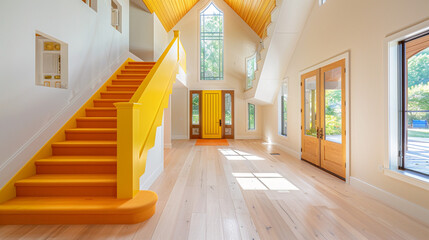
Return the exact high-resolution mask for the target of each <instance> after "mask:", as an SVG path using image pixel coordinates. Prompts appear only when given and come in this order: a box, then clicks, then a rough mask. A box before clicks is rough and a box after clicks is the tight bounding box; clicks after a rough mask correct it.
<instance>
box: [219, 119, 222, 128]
mask: <svg viewBox="0 0 429 240" xmlns="http://www.w3.org/2000/svg"><path fill="white" fill-rule="evenodd" d="M219 127H222V119H219Z"/></svg>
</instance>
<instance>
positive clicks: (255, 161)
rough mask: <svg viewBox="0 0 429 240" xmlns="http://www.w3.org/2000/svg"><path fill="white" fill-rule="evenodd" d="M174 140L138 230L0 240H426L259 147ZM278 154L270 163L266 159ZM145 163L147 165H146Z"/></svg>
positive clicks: (398, 217)
mask: <svg viewBox="0 0 429 240" xmlns="http://www.w3.org/2000/svg"><path fill="white" fill-rule="evenodd" d="M229 142H230V146H194V144H195V140H189V141H188V140H180V141H173V148H172V149H169V150H166V152H165V156H166V166H165V171H164V173H163V174H162V175H161V176H160V177H159V179H158V180H157V181H156V182H155V183H154V185H153V186H152V187H151V190H153V191H155V192H156V193H158V195H159V202H158V205H157V211H156V214H155V215H154V216H153V217H152V218H151V219H150V220H148V221H146V222H144V223H141V224H136V225H70V226H68V225H67V226H66V225H52V226H42V225H40V226H36V225H29V226H0V239H79V240H81V239H160V240H165V239H192V240H194V239H196V240H200V239H213V240H218V239H371V240H372V239H389V240H393V239H427V237H428V236H429V227H428V226H425V225H423V224H421V223H419V222H417V221H415V220H413V219H411V218H409V217H407V216H405V215H403V214H401V213H399V212H398V211H396V210H394V209H392V208H390V207H388V206H386V205H384V204H382V203H380V202H378V201H376V200H374V199H372V198H370V197H369V196H367V195H366V194H365V193H363V192H361V191H359V190H357V189H354V188H353V187H351V186H350V185H348V184H346V183H344V182H343V181H341V180H339V179H337V178H335V177H333V176H331V175H329V174H327V173H325V172H323V171H322V170H319V169H317V168H315V167H313V166H311V165H309V164H308V163H305V162H303V161H300V160H298V159H294V158H292V157H290V156H288V155H287V154H286V153H285V152H283V151H281V150H280V149H278V148H276V147H275V146H271V145H264V144H262V142H261V141H256V140H229ZM272 152H277V153H280V155H278V156H272V155H270V154H269V153H272ZM149 161H150V160H149Z"/></svg>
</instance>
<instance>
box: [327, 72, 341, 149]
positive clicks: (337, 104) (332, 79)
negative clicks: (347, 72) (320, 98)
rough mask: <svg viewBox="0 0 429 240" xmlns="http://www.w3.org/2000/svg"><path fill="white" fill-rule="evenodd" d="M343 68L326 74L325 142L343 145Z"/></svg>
mask: <svg viewBox="0 0 429 240" xmlns="http://www.w3.org/2000/svg"><path fill="white" fill-rule="evenodd" d="M341 71H342V68H341V67H337V68H335V69H332V70H330V71H327V72H325V75H324V81H325V131H324V132H325V140H327V141H331V142H336V143H341V141H342V138H341V137H342V135H341V129H342V121H341V120H342V119H341V118H342V116H341V111H342V110H341V109H342V108H341V99H342V96H341V94H342V92H341Z"/></svg>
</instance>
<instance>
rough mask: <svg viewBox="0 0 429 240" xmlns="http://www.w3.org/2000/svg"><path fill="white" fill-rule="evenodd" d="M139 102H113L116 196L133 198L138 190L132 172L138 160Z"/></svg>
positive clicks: (137, 184)
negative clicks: (114, 109) (115, 134)
mask: <svg viewBox="0 0 429 240" xmlns="http://www.w3.org/2000/svg"><path fill="white" fill-rule="evenodd" d="M138 105H141V104H139V103H131V102H121V103H115V106H116V109H117V121H118V122H117V129H118V136H117V138H118V152H117V159H118V162H117V174H118V176H117V185H118V187H117V197H118V198H133V197H134V195H135V194H136V193H137V191H138V190H139V183H138V182H136V179H139V178H138V177H137V176H135V174H134V169H135V166H134V163H136V162H137V160H138V156H139V154H138V148H137V146H135V143H136V136H135V133H136V131H135V130H136V128H137V127H138V126H137V124H138V119H139V113H138V111H139V109H138Z"/></svg>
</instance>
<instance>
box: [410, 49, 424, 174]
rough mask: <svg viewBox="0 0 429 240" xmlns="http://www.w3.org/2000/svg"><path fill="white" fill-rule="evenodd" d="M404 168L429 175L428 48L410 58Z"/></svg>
mask: <svg viewBox="0 0 429 240" xmlns="http://www.w3.org/2000/svg"><path fill="white" fill-rule="evenodd" d="M407 80H408V83H407V85H408V88H407V89H406V104H405V105H406V106H405V107H406V109H405V110H406V113H407V114H406V116H405V117H406V118H407V119H406V120H405V123H406V125H405V127H406V129H407V132H406V136H405V142H404V143H405V159H404V160H405V161H404V168H406V169H410V170H413V171H417V172H420V173H423V174H427V175H429V126H428V122H429V48H426V49H424V50H422V51H420V52H418V53H417V54H415V55H414V56H412V57H410V58H409V59H408V79H407Z"/></svg>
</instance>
